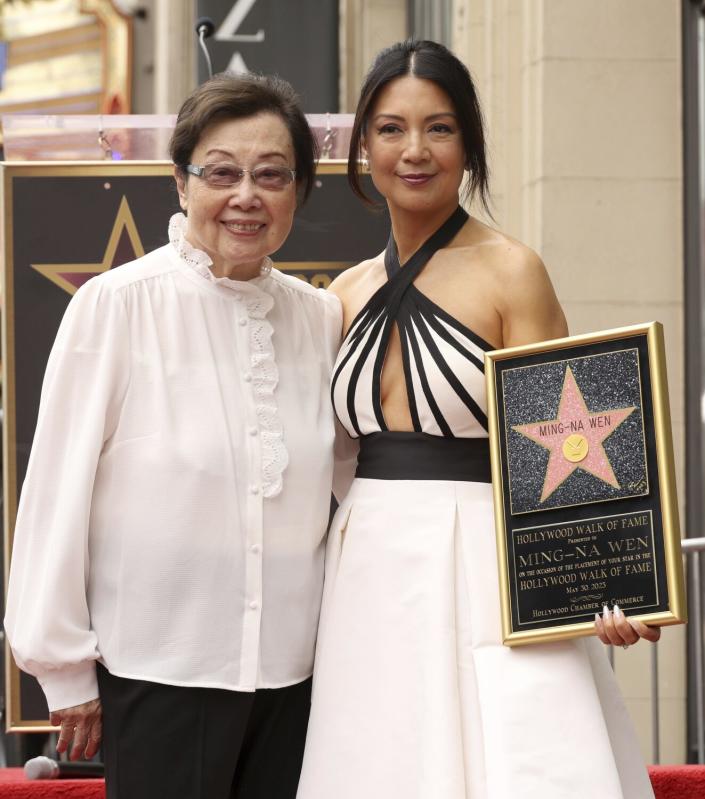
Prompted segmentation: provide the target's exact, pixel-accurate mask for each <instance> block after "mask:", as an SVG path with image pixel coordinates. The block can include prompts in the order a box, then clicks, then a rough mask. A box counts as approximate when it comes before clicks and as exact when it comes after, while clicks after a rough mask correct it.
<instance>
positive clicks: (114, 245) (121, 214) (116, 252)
mask: <svg viewBox="0 0 705 799" xmlns="http://www.w3.org/2000/svg"><path fill="white" fill-rule="evenodd" d="M143 255H144V247H143V246H142V242H141V240H140V236H139V233H138V232H137V226H136V225H135V220H134V218H133V216H132V212H131V211H130V206H129V205H128V202H127V198H126V197H123V198H122V200H121V201H120V207H119V208H118V212H117V216H116V217H115V222H114V224H113V229H112V232H111V233H110V238H109V239H108V244H107V246H106V248H105V252H104V253H103V260H102V261H101V262H100V263H97V264H71V263H69V264H32V265H31V266H32V269H36V271H37V272H39V274H40V275H44V277H46V278H48V279H49V280H51V282H52V283H54V284H56V285H57V286H59V287H60V288H62V289H63V290H64V291H67V292H68V293H69V294H75V293H76V292H77V291H78V289H79V288H80V287H81V286H82V285H83V284H84V283H85V282H86V281H87V280H90V278H92V277H95V275H99V274H100V273H101V272H107V271H108V269H112V268H113V267H115V266H121V265H122V264H126V263H128V262H129V261H133V260H134V259H135V258H140V257H141V256H143Z"/></svg>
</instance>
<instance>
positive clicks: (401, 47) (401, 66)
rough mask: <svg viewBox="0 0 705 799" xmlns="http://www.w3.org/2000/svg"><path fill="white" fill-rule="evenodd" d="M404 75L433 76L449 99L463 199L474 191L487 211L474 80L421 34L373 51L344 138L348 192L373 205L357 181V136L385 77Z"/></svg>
mask: <svg viewBox="0 0 705 799" xmlns="http://www.w3.org/2000/svg"><path fill="white" fill-rule="evenodd" d="M405 75H413V76H414V77H417V78H423V79H424V80H431V81H433V82H434V83H435V84H436V85H437V86H438V87H439V88H440V89H442V90H443V91H444V92H445V93H446V94H447V95H448V97H449V98H450V101H451V103H452V104H453V107H454V109H455V113H456V116H457V118H458V125H459V127H460V132H461V135H462V138H463V148H464V150H465V159H466V161H465V167H466V169H467V170H468V172H469V173H470V179H469V181H468V183H467V186H466V190H465V195H466V196H465V197H464V198H463V199H472V198H473V197H475V195H477V196H478V197H479V199H480V202H481V203H482V205H483V207H484V208H485V210H486V211H487V212H488V213H490V210H489V183H488V180H489V170H488V167H487V157H486V153H485V132H484V123H483V119H482V111H481V109H480V103H479V101H478V99H477V92H476V91H475V85H474V83H473V80H472V78H471V77H470V73H469V72H468V70H467V67H466V66H465V65H464V64H463V63H462V61H460V59H458V58H456V56H454V55H453V53H451V52H450V50H448V48H447V47H444V46H443V45H442V44H438V43H437V42H431V41H427V40H425V39H421V40H414V39H407V40H406V41H404V42H397V43H396V44H393V45H392V46H391V47H387V48H386V49H385V50H382V51H381V52H380V53H379V54H378V55H377V57H376V58H375V60H374V62H373V64H372V66H371V67H370V71H369V72H368V73H367V76H366V78H365V82H364V83H363V85H362V89H361V91H360V100H359V102H358V104H357V110H356V112H355V122H354V123H353V129H352V135H351V138H350V151H349V155H348V181H349V182H350V186H351V188H352V190H353V192H355V194H356V195H357V196H358V197H360V198H361V199H362V200H364V201H365V202H366V203H369V204H373V201H372V200H371V199H370V198H369V197H368V196H367V195H366V194H365V192H364V191H363V188H362V185H361V183H360V158H361V157H362V141H363V139H364V138H365V135H366V133H367V125H368V122H369V118H370V114H371V113H372V111H373V109H374V106H375V103H376V101H377V98H378V97H379V94H380V92H381V91H382V89H383V88H384V87H385V86H386V85H387V84H389V83H391V81H393V80H395V79H396V78H401V77H404V76H405ZM490 215H491V213H490Z"/></svg>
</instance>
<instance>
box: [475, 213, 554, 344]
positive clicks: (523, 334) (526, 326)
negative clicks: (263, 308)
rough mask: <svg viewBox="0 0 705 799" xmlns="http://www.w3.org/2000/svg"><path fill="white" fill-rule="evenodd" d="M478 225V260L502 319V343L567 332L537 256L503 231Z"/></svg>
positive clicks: (548, 337) (525, 341)
mask: <svg viewBox="0 0 705 799" xmlns="http://www.w3.org/2000/svg"><path fill="white" fill-rule="evenodd" d="M478 224H481V223H478ZM482 228H484V230H481V231H479V235H480V236H481V237H482V239H483V241H484V244H485V246H484V247H483V249H484V253H483V255H484V257H483V258H482V261H483V264H484V269H485V274H486V279H487V281H488V283H490V284H491V285H492V294H493V296H494V301H495V307H496V308H497V310H498V312H499V315H500V316H501V318H502V329H503V336H502V337H503V340H504V346H514V345H518V344H524V343H529V342H531V341H540V340H545V339H550V338H560V337H562V336H565V335H567V332H568V331H567V326H566V322H565V316H564V315H563V310H562V308H561V306H560V304H559V302H558V298H557V297H556V292H555V290H554V288H553V284H552V283H551V279H550V277H549V274H548V270H547V269H546V266H545V265H544V263H543V261H542V260H541V258H540V256H539V255H538V254H537V253H536V252H535V251H534V250H532V249H531V247H528V246H527V245H526V244H522V242H520V241H517V240H516V239H514V238H512V237H511V236H508V235H507V234H506V233H502V232H501V231H498V230H493V229H491V228H488V227H487V226H485V225H482Z"/></svg>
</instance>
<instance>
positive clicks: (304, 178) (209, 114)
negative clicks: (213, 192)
mask: <svg viewBox="0 0 705 799" xmlns="http://www.w3.org/2000/svg"><path fill="white" fill-rule="evenodd" d="M263 112H268V113H272V114H277V116H279V117H281V119H282V121H283V122H284V124H285V125H286V126H287V128H288V130H289V134H290V135H291V141H292V144H293V147H294V156H295V159H296V165H295V167H294V168H295V169H296V184H297V187H298V190H299V199H300V201H301V202H303V201H305V200H306V198H307V197H308V196H309V194H310V193H311V189H312V188H313V184H314V180H315V175H316V159H317V158H318V145H317V143H316V140H315V138H314V136H313V133H312V132H311V128H310V127H309V124H308V122H307V121H306V116H305V115H304V113H303V111H302V110H301V106H300V104H299V97H298V95H297V94H296V92H295V91H294V89H293V88H292V86H291V84H290V83H288V82H287V81H285V80H283V79H282V78H279V77H277V76H270V75H253V74H244V75H235V74H232V73H228V72H222V73H220V74H218V75H214V76H213V77H212V78H210V79H209V80H207V81H206V82H205V83H202V84H201V85H200V86H199V87H198V88H197V89H196V90H195V91H193V92H192V93H191V94H190V95H189V96H188V97H187V98H186V100H185V101H184V104H183V105H182V106H181V109H180V110H179V114H178V116H177V118H176V126H175V127H174V133H173V134H172V137H171V141H170V142H169V155H170V156H171V160H172V161H173V162H174V164H175V165H176V167H177V168H178V169H179V170H180V171H181V173H182V175H183V176H184V178H186V177H188V174H187V173H186V172H185V167H186V166H187V164H190V163H191V156H192V155H193V151H194V149H195V148H196V145H197V144H198V142H199V140H200V138H201V136H202V135H203V132H204V131H205V130H206V128H207V127H208V126H209V125H210V124H211V123H212V122H215V121H216V120H222V119H240V118H244V117H251V116H254V115H255V114H260V113H263Z"/></svg>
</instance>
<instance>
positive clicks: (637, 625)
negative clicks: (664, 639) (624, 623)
mask: <svg viewBox="0 0 705 799" xmlns="http://www.w3.org/2000/svg"><path fill="white" fill-rule="evenodd" d="M629 623H630V624H631V626H632V627H633V628H634V630H635V632H636V633H637V635H638V636H639V637H640V638H645V639H646V640H647V641H651V643H654V644H655V643H656V641H658V639H659V638H660V637H661V628H660V627H647V625H646V624H644V623H643V622H640V621H639V620H638V619H630V620H629Z"/></svg>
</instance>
